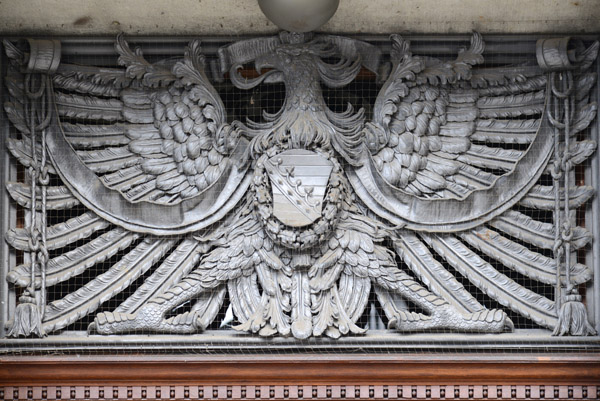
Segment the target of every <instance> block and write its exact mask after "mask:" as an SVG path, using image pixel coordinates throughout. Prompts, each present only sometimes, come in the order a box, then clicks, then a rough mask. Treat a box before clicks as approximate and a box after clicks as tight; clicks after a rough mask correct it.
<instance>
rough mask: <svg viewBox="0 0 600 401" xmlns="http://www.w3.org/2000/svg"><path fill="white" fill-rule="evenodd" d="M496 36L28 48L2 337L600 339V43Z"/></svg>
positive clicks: (304, 345) (262, 347)
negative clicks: (572, 54)
mask: <svg viewBox="0 0 600 401" xmlns="http://www.w3.org/2000/svg"><path fill="white" fill-rule="evenodd" d="M483 39H484V40H485V46H484V45H483V42H482V43H479V42H478V40H481V37H479V36H477V35H475V36H474V37H473V38H469V37H466V36H465V37H462V36H456V37H407V38H400V37H393V38H392V39H389V38H387V37H365V38H360V41H359V42H358V40H359V39H356V40H354V39H347V38H346V39H345V38H341V39H340V38H339V37H334V36H318V35H316V36H314V37H313V36H311V37H305V38H298V37H293V35H289V37H288V36H286V35H285V34H284V35H281V36H279V37H273V38H261V39H255V40H254V39H253V40H250V39H248V38H236V37H234V38H205V39H204V40H202V42H201V43H200V42H193V41H192V42H190V43H189V45H187V47H186V43H187V42H188V41H186V40H184V39H164V40H161V39H158V38H151V39H148V38H138V39H134V38H132V39H131V40H130V41H129V42H130V43H127V42H125V41H124V40H123V39H122V38H119V39H117V42H116V43H117V46H116V51H115V50H113V44H112V41H111V40H98V41H94V40H87V39H86V40H64V41H63V47H62V56H61V60H60V66H59V67H58V69H57V70H56V72H55V74H54V75H53V76H52V77H51V78H48V79H47V80H46V81H44V80H45V79H46V78H45V75H43V74H34V73H27V72H23V71H24V67H23V65H21V64H19V54H21V55H22V56H23V57H26V56H25V53H26V52H27V44H25V43H17V42H14V43H16V44H15V45H14V49H13V48H10V47H9V48H8V49H6V50H7V53H8V54H9V57H6V56H3V57H4V58H3V64H2V68H3V69H2V76H3V77H4V85H3V87H2V100H3V103H4V113H3V114H2V120H1V121H2V144H3V148H2V154H1V156H0V160H1V161H2V165H3V184H4V186H5V187H6V188H7V191H4V192H3V195H2V216H3V217H2V221H3V224H2V235H3V238H4V239H5V241H3V243H2V244H1V246H2V261H1V265H2V268H1V269H0V282H1V283H0V288H1V289H2V320H1V321H0V322H1V323H2V324H3V325H4V326H5V327H3V328H2V330H3V335H2V337H3V338H2V339H1V340H0V344H1V345H0V352H2V353H42V354H43V353H56V352H65V353H68V352H78V353H90V354H91V353H119V352H129V353H131V352H133V353H139V352H144V353H160V352H177V353H207V352H208V353H210V352H222V353H278V352H322V353H342V352H367V353H369V352H373V353H381V352H386V353H387V352H415V351H416V352H462V351H469V352H473V351H481V352H489V351H499V350H503V351H505V352H539V351H540V350H543V352H560V351H563V350H573V349H577V350H578V351H582V352H585V351H586V350H597V348H598V346H599V345H600V343H598V337H596V336H595V333H596V332H595V329H594V327H597V326H598V319H597V317H595V316H598V312H597V310H598V308H600V305H598V291H597V290H594V288H597V287H598V284H597V283H596V282H595V280H597V279H594V278H593V273H594V271H595V272H596V273H597V272H598V256H597V254H598V249H597V247H598V246H597V237H598V233H597V231H596V230H597V228H596V226H597V221H598V218H597V217H596V214H597V213H598V210H597V203H598V202H597V199H595V198H594V196H595V195H594V194H595V191H596V190H597V185H598V177H597V176H598V174H599V172H598V167H597V161H596V156H595V153H594V152H595V146H596V142H595V141H596V140H597V135H598V123H597V120H595V119H594V118H595V117H594V115H592V112H593V113H594V114H595V108H594V106H593V104H594V102H596V101H597V98H598V89H597V84H596V72H597V64H596V63H595V62H594V64H592V61H593V58H590V57H589V54H590V51H589V50H585V49H592V50H591V52H592V53H593V52H594V46H596V50H595V51H597V44H594V43H593V41H592V40H590V39H589V38H582V39H581V40H580V41H579V42H578V45H577V46H578V47H576V49H574V50H573V51H579V52H582V51H583V52H584V53H583V54H587V55H588V58H589V59H590V60H591V61H590V63H589V65H587V66H586V67H585V68H583V67H581V68H578V69H575V70H573V72H568V73H567V72H565V71H560V72H553V73H551V72H545V71H543V70H542V69H541V68H540V66H539V65H538V58H536V41H535V38H529V37H522V38H518V37H506V36H502V37H494V36H490V37H485V38H483ZM239 43H244V45H238V44H239ZM357 43H359V44H357ZM137 46H139V49H141V51H137V50H135V48H136V47H137ZM228 46H229V47H228ZM236 46H237V47H236ZM261 46H262V47H261ZM5 47H6V45H5ZM220 48H221V50H219V49H220ZM582 49H583V50H582ZM585 51H587V53H585ZM184 54H185V55H184ZM579 60H581V59H579ZM565 85H567V86H568V85H571V86H570V87H569V88H570V89H569V91H570V92H569V94H568V95H567V96H566V99H567V100H566V103H565V101H563V99H564V98H565V97H564V96H563V97H561V96H558V95H557V93H558V94H560V93H562V92H561V90H563V91H564V90H565V88H567V86H565ZM36 92H38V93H43V95H41V96H38V97H35V96H34V95H35V93H36ZM46 95H49V96H47V98H46V97H45V96H46ZM46 99H47V100H46ZM592 109H593V110H592ZM46 117H48V118H47V119H48V121H50V122H49V123H47V124H46V125H43V124H42V122H43V120H44V119H46ZM565 119H567V120H565ZM565 121H566V122H565ZM32 144H33V146H32ZM33 149H35V150H33ZM565 149H567V150H565ZM561 166H562V167H561ZM561 168H562V170H561ZM44 172H46V173H47V176H48V180H47V181H45V182H44V181H43V180H41V179H40V177H41V176H42V175H44V174H45V173H44ZM323 177H324V178H323ZM319 180H321V181H322V182H321V181H319ZM32 183H33V184H32ZM32 194H35V195H34V196H32ZM465 205H467V206H465ZM32 238H34V239H33V240H32ZM35 238H38V239H39V241H40V244H42V245H39V246H35V247H34V246H33V245H34V244H35V243H36V242H37V241H36V240H35ZM40 246H41V247H42V248H43V250H44V251H43V252H41V251H39V249H40V248H39V247H40ZM46 252H47V253H46ZM44 255H45V256H44ZM594 255H596V256H594ZM567 265H568V266H570V267H569V268H568V269H565V268H564V266H567ZM561 266H562V267H561ZM32 277H33V278H34V282H35V284H34V285H32V280H31V278H32ZM26 304H28V305H30V306H28V307H26V306H25V305H26ZM27 308H29V309H27ZM32 310H34V311H37V312H39V315H40V316H38V318H39V322H38V324H39V327H40V328H41V332H36V331H35V330H33V329H32V327H33V325H34V323H35V322H34V321H35V317H33V316H37V315H36V313H34V312H31V311H32ZM578 310H579V312H580V317H581V318H585V319H584V320H586V319H587V321H588V322H585V323H582V325H583V326H581V327H579V328H575V326H576V324H575V323H570V320H569V319H572V316H575V314H576V313H578V312H577V311H578ZM25 311H27V312H25ZM26 313H28V314H27V315H25V314H26ZM23 316H27V317H26V318H24V317H23ZM565 319H566V320H565ZM565 321H566V323H564V322H565ZM32 322H33V323H32ZM19 325H20V326H23V327H29V331H28V330H27V328H23V327H21V331H18V330H17V331H15V329H14V327H16V326H19ZM565 325H566V326H565ZM563 326H564V327H567V328H566V329H565V330H566V331H564V330H563V332H561V327H563ZM553 333H554V334H566V335H562V336H560V335H558V336H555V335H553ZM40 334H43V336H42V337H41V338H40V337H39V335H40ZM582 334H584V335H582ZM586 335H587V336H586Z"/></svg>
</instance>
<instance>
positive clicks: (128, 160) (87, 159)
mask: <svg viewBox="0 0 600 401" xmlns="http://www.w3.org/2000/svg"><path fill="white" fill-rule="evenodd" d="M77 155H79V157H80V158H81V160H82V161H83V162H84V163H85V165H86V166H87V167H89V168H90V169H91V170H92V171H94V172H96V173H106V172H109V171H117V170H120V169H123V168H126V167H131V166H133V165H136V164H138V163H139V162H140V157H139V156H138V155H135V154H133V153H131V152H130V151H129V149H128V148H127V146H122V147H118V148H106V149H102V150H90V151H85V150H80V151H77Z"/></svg>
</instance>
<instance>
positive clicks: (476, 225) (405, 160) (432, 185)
mask: <svg viewBox="0 0 600 401" xmlns="http://www.w3.org/2000/svg"><path fill="white" fill-rule="evenodd" d="M392 40H393V50H392V61H393V69H392V73H391V74H390V76H389V78H388V80H387V82H386V83H385V84H384V86H383V88H382V89H381V91H380V93H379V96H378V98H377V101H376V104H375V108H374V118H373V121H372V122H371V123H367V125H366V126H365V133H366V138H367V147H368V148H369V149H370V152H369V151H364V152H363V154H362V161H361V164H360V166H358V167H354V166H349V167H348V169H347V172H348V176H349V179H350V182H351V183H352V186H353V188H354V190H355V191H356V193H357V194H358V196H359V197H360V198H361V199H362V201H363V202H364V203H365V205H367V206H368V207H369V208H370V209H371V210H372V211H373V212H374V213H375V214H377V215H378V216H379V217H381V218H383V219H384V220H386V221H388V222H391V223H392V224H395V225H397V226H398V227H399V229H398V230H397V231H396V234H395V239H394V246H395V248H396V251H397V253H398V255H399V256H400V258H401V259H402V261H403V262H404V264H405V266H406V268H407V269H410V270H411V271H412V272H413V274H414V275H415V276H416V277H418V278H419V279H420V280H421V281H422V282H423V283H426V284H427V286H428V287H429V289H430V290H431V291H432V292H434V293H435V294H437V295H439V296H441V297H442V298H444V299H445V300H447V301H448V302H450V303H451V304H453V305H454V306H455V307H456V308H457V309H459V310H465V311H467V312H476V311H477V310H479V308H480V305H475V306H473V305H471V304H469V302H465V299H464V298H461V297H460V295H461V293H462V292H464V291H462V288H463V287H462V285H461V284H460V283H459V281H457V280H456V279H455V277H454V274H458V275H459V276H464V277H465V278H466V279H467V280H468V281H469V282H471V283H472V284H473V285H475V286H476V287H477V288H478V289H479V290H480V291H482V292H483V293H484V294H486V295H487V296H488V297H489V298H491V299H493V300H494V301H496V302H498V303H499V304H500V305H503V306H506V307H508V308H510V309H512V310H513V311H515V312H516V313H518V314H520V315H522V316H525V317H526V318H528V319H530V320H532V321H533V322H535V323H537V324H539V325H541V326H544V327H548V328H551V329H557V332H560V333H566V332H570V333H571V334H586V333H590V332H593V329H591V327H589V325H588V326H586V325H585V324H583V323H582V324H579V325H573V326H572V327H569V325H570V323H564V320H565V319H563V320H561V321H560V323H559V315H561V313H559V309H560V305H561V304H562V305H565V304H568V303H569V301H576V300H578V299H579V300H580V299H581V298H580V297H579V296H578V295H577V294H576V292H574V291H573V289H574V288H575V287H576V286H578V285H579V284H581V283H585V282H586V281H588V280H589V279H590V278H591V271H590V269H589V267H586V266H584V265H582V264H579V263H577V261H576V260H575V259H576V258H574V257H568V256H565V253H567V254H568V253H571V252H572V251H574V250H576V249H579V248H582V247H583V246H585V245H586V244H587V243H588V242H589V240H590V238H591V234H590V233H589V231H588V230H587V229H586V228H584V227H581V226H578V225H577V224H576V223H575V221H574V217H573V216H574V214H573V213H575V212H574V211H575V209H577V208H578V207H579V206H581V205H582V204H584V203H585V202H586V201H587V200H589V199H590V198H591V197H592V196H593V194H594V191H593V188H591V187H589V186H585V185H579V184H577V183H576V182H575V181H574V178H573V177H572V175H573V174H574V166H575V165H577V164H580V163H582V162H584V161H585V160H586V159H587V158H588V157H589V156H590V155H591V154H592V153H593V152H594V150H595V148H596V142H595V141H593V140H590V139H587V137H586V135H585V129H586V128H587V127H588V125H589V124H590V122H591V121H592V120H593V119H594V118H595V116H596V110H597V105H596V103H595V102H593V101H592V100H591V99H590V97H589V92H590V89H591V88H592V87H593V86H594V84H595V82H596V75H595V74H594V73H592V72H589V71H588V68H589V66H590V65H591V63H592V62H593V61H594V60H595V58H596V55H597V52H598V42H595V43H593V44H592V45H591V46H589V47H588V48H587V49H585V48H583V47H582V46H579V47H577V49H576V53H577V55H574V54H575V53H573V52H572V54H571V57H572V59H571V62H573V65H570V62H565V63H566V64H565V65H563V66H560V65H550V64H552V60H545V61H544V60H543V57H544V56H548V54H547V53H544V46H550V45H551V44H552V43H551V42H546V43H540V44H538V49H539V50H538V59H539V58H540V57H542V61H541V64H540V65H538V64H537V63H535V64H533V63H529V64H522V65H517V66H503V67H500V68H489V67H486V66H485V65H483V66H482V67H479V68H478V67H477V66H478V65H482V64H483V63H484V60H483V56H482V53H483V50H484V45H483V41H482V38H481V36H479V35H478V34H474V36H473V37H472V40H471V47H470V49H468V50H466V51H463V52H461V53H460V54H459V56H458V58H457V59H456V60H455V61H451V62H447V61H441V60H436V59H431V58H425V57H418V56H413V55H412V54H411V52H410V51H409V44H408V42H406V41H404V40H402V39H401V38H400V37H398V36H395V37H393V38H392ZM553 43H557V42H553ZM565 57H566V52H565ZM542 67H544V68H542ZM548 70H550V72H549V71H548ZM567 70H568V71H567ZM554 71H558V72H554ZM563 81H564V83H563ZM567 81H568V82H567ZM565 99H567V100H566V102H567V103H568V104H566V103H565ZM565 116H567V117H568V121H567V122H566V124H565ZM565 126H566V128H565ZM567 177H570V178H567ZM557 200H558V201H557ZM565 203H566V204H567V205H565ZM565 216H567V217H566V218H565ZM411 230H412V231H413V232H411ZM565 244H568V245H567V247H566V248H564V247H565ZM562 248H564V249H562ZM561 249H562V250H561ZM440 262H442V263H440ZM563 263H564V264H565V265H567V266H568V272H566V271H565V270H564V268H562V267H561V266H562V265H563ZM451 272H452V274H451ZM528 283H529V284H528ZM536 283H538V284H536ZM534 284H536V285H534ZM537 285H549V286H553V287H555V288H556V289H557V290H556V291H557V292H556V294H555V295H554V296H551V297H549V298H548V297H547V296H548V294H547V293H546V294H544V293H540V292H539V291H537ZM457 289H459V290H461V291H457ZM561 291H562V292H561ZM467 301H468V299H467ZM390 302H391V301H390ZM563 309H564V308H563ZM573 310H574V309H573ZM568 313H569V312H565V313H563V315H565V314H568ZM389 317H390V318H394V319H397V318H398V317H397V316H389ZM566 320H567V321H568V320H569V318H566ZM583 321H584V322H585V319H583ZM565 325H566V326H565ZM575 326H578V327H575ZM588 329H589V330H588Z"/></svg>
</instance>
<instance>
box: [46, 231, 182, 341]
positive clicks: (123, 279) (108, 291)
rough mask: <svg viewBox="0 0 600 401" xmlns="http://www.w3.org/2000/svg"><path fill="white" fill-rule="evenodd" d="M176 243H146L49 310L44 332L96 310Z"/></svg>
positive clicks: (54, 303) (171, 241)
mask: <svg viewBox="0 0 600 401" xmlns="http://www.w3.org/2000/svg"><path fill="white" fill-rule="evenodd" d="M173 243H174V240H167V239H160V240H159V239H145V240H143V241H142V242H141V243H140V244H139V245H137V246H136V247H135V248H134V249H133V250H132V251H130V252H129V253H128V254H127V255H125V256H124V257H123V258H122V259H121V260H120V261H119V262H117V263H116V264H114V265H113V266H112V267H111V268H110V269H109V270H108V271H106V272H104V273H102V274H100V275H99V276H97V277H96V278H95V279H93V280H92V281H90V282H88V283H87V284H86V285H84V286H83V287H81V288H79V289H78V290H77V291H75V292H72V293H70V294H68V295H67V296H65V297H64V298H62V299H60V300H57V301H53V302H51V303H50V304H48V306H47V307H46V313H45V315H44V321H43V324H44V329H45V330H46V332H47V333H49V332H52V331H54V330H58V329H61V328H63V327H65V326H67V325H69V324H71V323H73V322H74V321H76V320H78V319H80V318H81V317H83V316H85V315H87V314H89V313H90V312H93V311H94V310H96V309H97V308H98V307H99V306H100V305H101V304H102V303H104V302H106V301H108V300H109V299H110V298H112V297H114V296H115V295H117V294H118V293H120V292H121V291H123V290H124V289H125V288H127V287H128V286H129V285H130V284H131V283H132V282H133V281H134V280H135V279H137V278H138V277H139V276H140V275H142V274H144V273H145V272H146V271H147V270H148V269H149V268H151V267H152V266H153V265H154V264H155V263H156V262H157V261H158V260H160V258H162V257H163V256H164V255H165V253H167V252H168V251H169V249H171V247H172V246H173Z"/></svg>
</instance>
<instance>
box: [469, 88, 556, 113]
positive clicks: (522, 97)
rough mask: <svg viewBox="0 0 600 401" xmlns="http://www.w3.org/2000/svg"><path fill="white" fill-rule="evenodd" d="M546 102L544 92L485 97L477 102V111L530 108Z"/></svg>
mask: <svg viewBox="0 0 600 401" xmlns="http://www.w3.org/2000/svg"><path fill="white" fill-rule="evenodd" d="M545 100H546V91H545V90H540V91H537V92H528V93H520V94H516V95H506V96H485V97H481V98H479V100H477V107H479V109H483V110H486V109H501V108H505V107H514V108H520V107H531V106H533V105H536V104H537V105H539V104H541V105H543V104H544V101H545Z"/></svg>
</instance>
